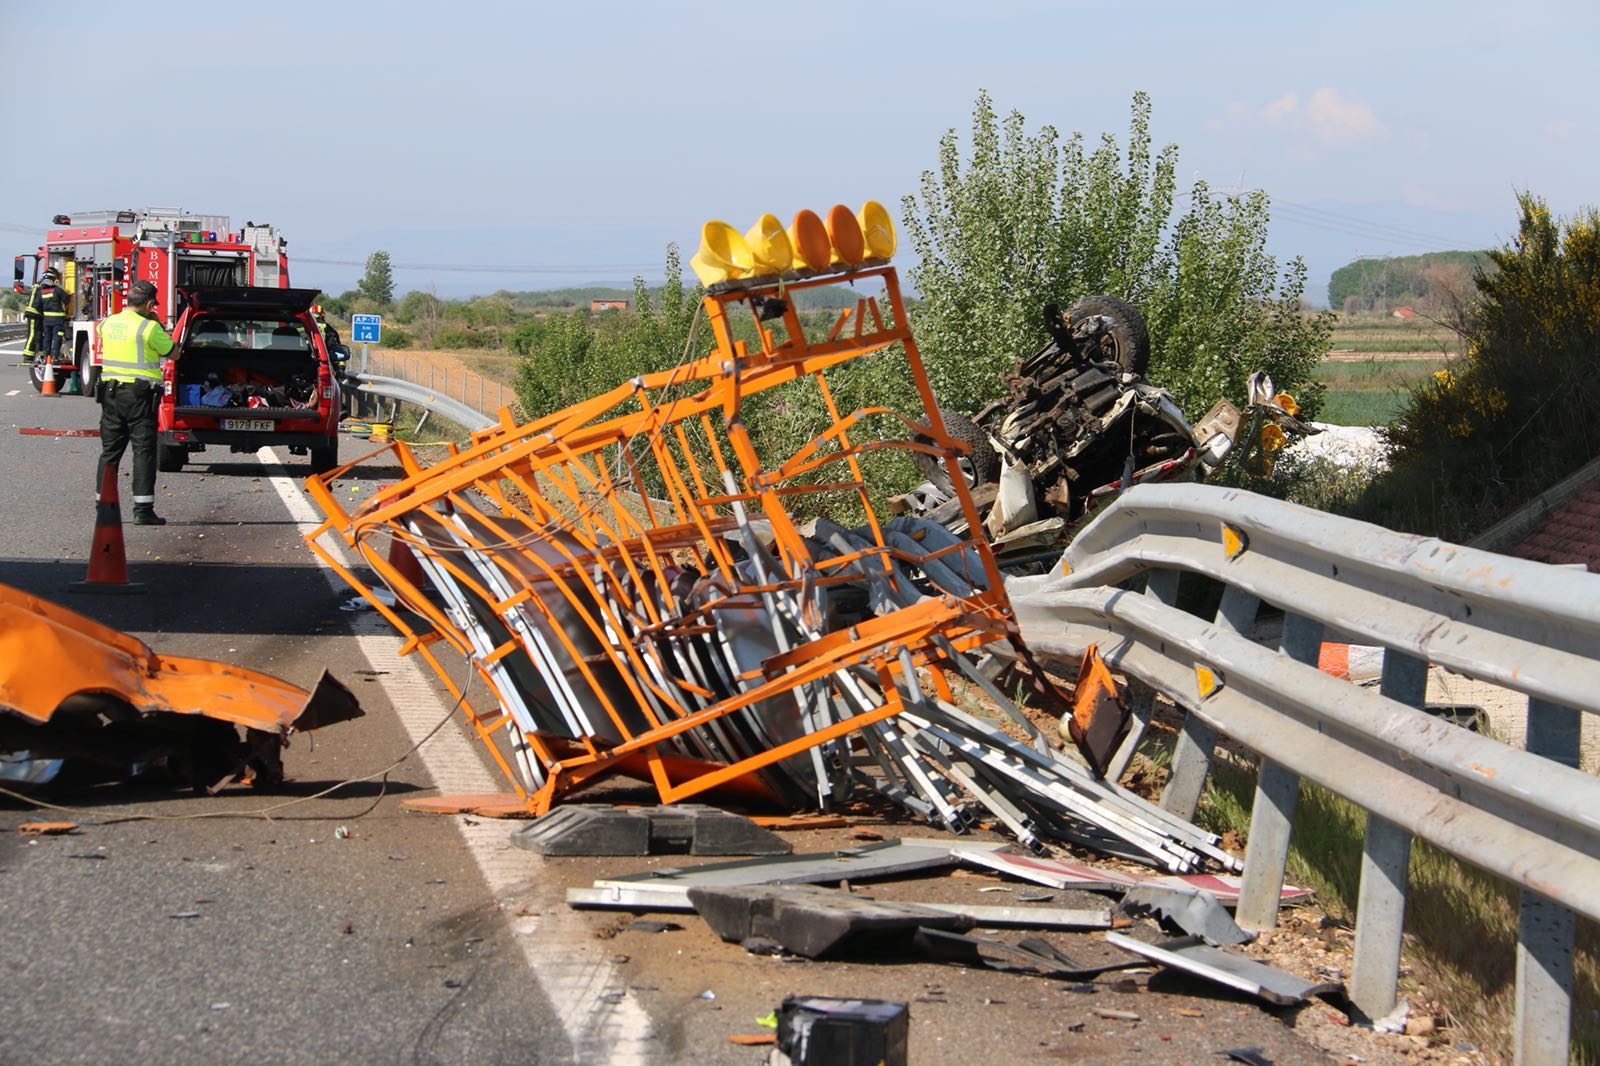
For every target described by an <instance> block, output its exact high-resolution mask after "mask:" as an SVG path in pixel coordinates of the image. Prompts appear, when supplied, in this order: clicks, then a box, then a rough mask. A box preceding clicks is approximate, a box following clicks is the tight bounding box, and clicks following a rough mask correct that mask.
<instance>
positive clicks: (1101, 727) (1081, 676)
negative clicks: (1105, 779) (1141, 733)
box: [1066, 644, 1128, 775]
mask: <svg viewBox="0 0 1600 1066" xmlns="http://www.w3.org/2000/svg"><path fill="white" fill-rule="evenodd" d="M1066 732H1067V733H1068V735H1069V736H1070V738H1071V740H1072V742H1073V743H1074V744H1076V745H1077V746H1078V750H1079V751H1080V752H1082V753H1083V757H1084V758H1085V759H1087V760H1088V762H1089V765H1090V766H1091V767H1093V768H1094V772H1095V773H1097V774H1102V775H1103V774H1104V773H1105V772H1106V767H1107V766H1109V765H1110V764H1111V758H1112V756H1114V755H1115V754H1116V753H1117V745H1119V744H1121V743H1122V738H1123V736H1125V735H1126V734H1127V732H1128V708H1127V707H1126V706H1125V705H1124V704H1123V702H1122V697H1121V696H1120V695H1118V694H1117V683H1116V681H1115V680H1114V679H1113V678H1112V676H1111V671H1110V670H1107V669H1106V663H1105V660H1104V659H1102V658H1100V651H1099V649H1098V648H1096V647H1095V645H1093V644H1091V645H1089V646H1088V647H1087V648H1086V649H1084V652H1083V661H1082V662H1081V663H1079V665H1078V686H1077V688H1076V689H1075V690H1074V692H1073V694H1072V717H1071V718H1070V719H1068V721H1067V729H1066Z"/></svg>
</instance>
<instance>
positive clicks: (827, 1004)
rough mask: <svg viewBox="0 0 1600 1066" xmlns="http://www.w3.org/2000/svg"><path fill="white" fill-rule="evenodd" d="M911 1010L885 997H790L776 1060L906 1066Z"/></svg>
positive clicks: (807, 1065)
mask: <svg viewBox="0 0 1600 1066" xmlns="http://www.w3.org/2000/svg"><path fill="white" fill-rule="evenodd" d="M910 1038H911V1010H910V1008H909V1007H908V1006H907V1005H906V1004H904V1003H890V1002H887V1001H885V1000H879V999H835V998H831V997H828V996H789V997H787V998H785V999H784V1001H783V1005H782V1006H780V1007H779V1008H778V1051H777V1055H778V1056H782V1057H775V1058H774V1060H773V1061H774V1062H775V1063H784V1064H792V1066H906V1061H907V1049H908V1046H909V1043H910Z"/></svg>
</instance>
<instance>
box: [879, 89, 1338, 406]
mask: <svg viewBox="0 0 1600 1066" xmlns="http://www.w3.org/2000/svg"><path fill="white" fill-rule="evenodd" d="M1149 122H1150V100H1149V97H1147V96H1146V95H1145V94H1143V93H1139V94H1137V95H1135V97H1134V100H1133V113H1132V119H1131V122H1130V127H1129V133H1128V141H1127V146H1126V149H1125V150H1124V149H1123V147H1122V146H1120V145H1118V143H1117V141H1116V138H1114V137H1113V136H1111V135H1110V134H1105V135H1103V136H1102V137H1101V139H1100V144H1099V147H1098V148H1094V149H1092V150H1091V149H1089V148H1088V147H1087V146H1086V145H1085V143H1084V138H1083V136H1082V135H1081V134H1074V135H1073V136H1072V137H1070V138H1068V139H1067V140H1066V141H1065V142H1064V143H1063V142H1062V140H1061V138H1060V135H1059V134H1058V133H1057V131H1056V129H1055V128H1054V127H1052V126H1045V127H1042V128H1041V129H1040V130H1039V131H1038V132H1037V133H1033V134H1030V133H1028V132H1027V128H1026V121H1025V119H1024V118H1023V116H1022V115H1021V114H1020V113H1018V112H1015V111H1013V112H1012V113H1011V114H1010V115H1009V116H1007V117H1006V118H1005V119H1004V120H1003V121H1002V120H1000V119H999V118H998V117H997V115H996V112H995V110H994V106H993V103H992V101H991V100H990V98H989V95H988V94H987V93H982V94H980V95H979V97H978V102H977V105H976V107H975V108H974V110H973V118H972V136H971V144H970V146H969V148H970V154H969V157H968V158H967V159H966V160H965V161H963V159H962V158H961V152H960V148H959V145H958V143H957V139H956V133H955V131H954V130H951V131H950V132H949V133H947V134H946V135H945V136H944V137H943V138H942V139H941V140H940V142H939V165H938V169H937V170H936V171H934V170H930V171H927V172H925V173H924V174H923V176H922V189H921V196H920V199H919V198H918V197H915V196H907V197H905V198H904V200H903V201H902V203H903V206H904V210H903V212H902V221H903V225H904V228H905V230H906V232H907V234H908V236H909V238H910V244H911V245H912V246H913V247H914V248H915V249H916V252H917V257H918V260H919V261H918V263H917V265H916V266H914V267H912V268H911V271H910V273H911V277H912V280H913V281H914V282H915V283H916V287H917V289H918V291H919V292H920V293H921V297H922V298H921V302H920V303H919V304H918V306H917V307H916V308H915V309H914V311H913V312H912V320H913V325H914V326H915V328H916V333H917V343H918V345H919V346H920V347H921V349H922V351H923V354H924V356H925V358H926V359H927V363H928V374H929V377H930V378H931V379H932V383H933V386H934V391H935V392H936V393H937V394H938V395H939V397H940V400H941V402H942V403H946V404H948V405H950V406H951V407H952V408H955V409H957V410H964V411H967V412H969V413H970V412H972V411H975V410H976V409H978V408H979V407H981V406H983V405H984V404H985V403H987V402H988V401H990V400H992V399H994V398H996V397H997V396H999V395H1001V394H1002V392H1003V390H1002V386H1001V379H1002V377H1003V375H1004V374H1005V373H1007V372H1008V371H1009V370H1010V369H1011V366H1012V364H1013V363H1014V362H1015V360H1016V359H1017V358H1019V357H1020V356H1022V355H1025V354H1028V353H1030V352H1032V351H1033V350H1034V349H1036V348H1037V347H1038V346H1039V345H1041V344H1042V343H1043V342H1044V340H1045V331H1044V321H1043V316H1042V310H1043V307H1044V305H1045V304H1046V303H1056V304H1059V305H1060V306H1062V307H1066V306H1068V305H1069V304H1071V303H1072V302H1073V301H1074V300H1076V299H1078V298H1080V297H1083V296H1089V295H1093V294H1096V293H1108V294H1110V295H1113V296H1119V297H1121V298H1123V299H1125V300H1127V301H1128V302H1130V303H1132V304H1133V305H1134V306H1135V307H1137V308H1138V309H1139V310H1140V311H1141V312H1142V313H1143V314H1144V317H1145V319H1146V322H1147V323H1148V325H1149V327H1150V340H1151V361H1150V375H1149V376H1150V378H1151V380H1152V381H1154V382H1155V383H1156V384H1159V385H1161V386H1163V387H1165V388H1168V389H1170V390H1171V391H1172V392H1173V394H1174V395H1175V396H1176V398H1177V400H1178V402H1179V403H1180V404H1181V405H1183V406H1184V407H1185V408H1186V409H1189V410H1193V411H1196V412H1198V411H1203V410H1205V409H1206V408H1207V407H1209V406H1210V405H1211V403H1212V402H1213V401H1214V400H1216V399H1217V398H1218V397H1219V396H1227V397H1229V398H1231V399H1233V400H1235V401H1236V402H1237V401H1241V400H1243V399H1244V394H1245V381H1246V379H1247V378H1248V377H1249V375H1250V373H1251V372H1252V371H1255V370H1265V371H1267V372H1268V373H1270V374H1271V375H1272V376H1273V379H1274V381H1275V382H1276V383H1277V385H1278V386H1279V388H1281V389H1285V390H1287V391H1290V392H1293V393H1294V395H1295V396H1296V397H1297V398H1298V399H1300V400H1301V406H1302V408H1303V409H1304V410H1306V411H1307V412H1308V413H1310V414H1314V413H1315V410H1316V400H1317V392H1318V390H1317V388H1316V387H1315V385H1313V384H1312V381H1313V377H1314V373H1315V370H1316V366H1317V362H1318V361H1319V360H1320V358H1321V357H1322V355H1323V354H1324V353H1325V352H1326V351H1327V350H1328V337H1329V331H1330V329H1331V325H1332V315H1331V314H1328V313H1323V314H1319V315H1306V314H1304V313H1302V311H1301V307H1300V303H1301V297H1302V296H1303V294H1304V292H1305V281H1306V271H1305V266H1304V264H1303V263H1302V262H1301V261H1300V260H1298V259H1296V260H1294V261H1292V262H1291V263H1290V265H1289V267H1288V269H1287V270H1286V271H1285V272H1284V273H1283V274H1282V276H1281V278H1280V275H1279V272H1278V267H1277V263H1276V261H1275V260H1274V259H1273V258H1272V257H1271V256H1270V255H1268V254H1267V252H1266V238H1267V223H1268V201H1267V197H1266V194H1265V193H1262V192H1259V191H1258V192H1253V193H1249V194H1247V195H1242V196H1223V197H1218V196H1216V195H1215V194H1213V193H1212V191H1211V190H1210V188H1209V187H1208V186H1207V185H1206V184H1205V183H1204V182H1197V183H1196V184H1195V185H1194V186H1193V188H1192V189H1191V190H1190V193H1189V197H1190V199H1189V204H1188V207H1187V209H1186V210H1185V211H1184V212H1183V213H1182V214H1181V215H1179V216H1177V217H1176V219H1174V208H1175V205H1176V203H1177V200H1178V196H1177V167H1178V149H1177V147H1176V146H1175V145H1169V146H1168V147H1166V148H1164V149H1162V150H1161V151H1160V153H1158V154H1155V155H1152V152H1151V139H1150V126H1149Z"/></svg>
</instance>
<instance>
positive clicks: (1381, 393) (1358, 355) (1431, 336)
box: [1317, 312, 1461, 426]
mask: <svg viewBox="0 0 1600 1066" xmlns="http://www.w3.org/2000/svg"><path fill="white" fill-rule="evenodd" d="M1460 347H1461V344H1460V338H1459V337H1458V336H1457V335H1456V334H1455V333H1454V332H1452V331H1451V330H1449V329H1447V328H1445V327H1444V326H1441V325H1439V324H1438V323H1436V322H1430V321H1428V320H1426V319H1423V318H1420V317H1419V318H1412V319H1398V318H1395V317H1394V316H1393V315H1390V314H1384V313H1380V312H1365V313H1360V314H1355V315H1340V316H1339V317H1338V321H1337V322H1336V323H1335V324H1334V327H1333V348H1332V351H1330V352H1329V353H1328V356H1327V358H1326V359H1324V360H1323V361H1322V365H1321V367H1320V368H1319V369H1318V372H1317V380H1318V381H1320V382H1322V383H1323V384H1324V385H1326V386H1327V389H1328V391H1327V392H1326V393H1325V394H1324V397H1323V404H1322V411H1321V413H1320V414H1319V415H1318V418H1319V419H1320V420H1321V421H1324V422H1332V423H1335V424H1337V425H1342V426H1381V425H1384V424H1385V423H1387V422H1389V421H1391V420H1393V419H1394V417H1395V416H1396V415H1398V414H1399V413H1400V410H1401V408H1402V407H1404V406H1405V401H1406V396H1407V393H1408V390H1409V389H1410V387H1411V386H1412V385H1413V384H1415V383H1416V382H1418V381H1421V380H1423V379H1424V378H1426V377H1428V376H1429V375H1430V374H1432V373H1434V372H1435V371H1437V370H1440V369H1442V368H1443V367H1445V366H1447V365H1449V363H1450V361H1451V360H1453V359H1455V358H1457V357H1458V355H1459V349H1460Z"/></svg>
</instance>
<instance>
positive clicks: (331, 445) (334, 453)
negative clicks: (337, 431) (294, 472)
mask: <svg viewBox="0 0 1600 1066" xmlns="http://www.w3.org/2000/svg"><path fill="white" fill-rule="evenodd" d="M338 465H339V438H337V437H335V438H334V439H333V440H331V441H329V442H328V443H327V444H326V445H324V446H322V447H320V448H318V447H313V448H312V449H311V472H312V473H313V474H326V473H327V472H328V471H330V470H332V469H333V468H334V467H336V466H338Z"/></svg>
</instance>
